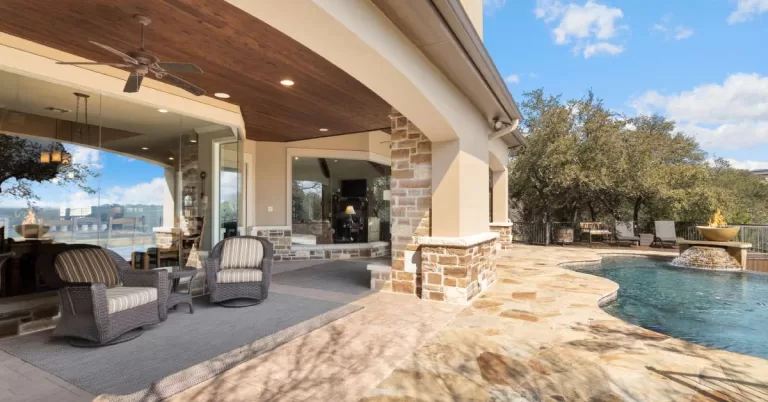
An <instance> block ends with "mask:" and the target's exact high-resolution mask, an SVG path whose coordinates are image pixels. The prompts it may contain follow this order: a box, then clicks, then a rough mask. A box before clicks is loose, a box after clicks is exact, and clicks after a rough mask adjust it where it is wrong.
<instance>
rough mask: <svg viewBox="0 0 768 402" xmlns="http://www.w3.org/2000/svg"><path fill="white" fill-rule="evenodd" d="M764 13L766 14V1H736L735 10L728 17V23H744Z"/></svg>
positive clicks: (767, 4) (767, 10) (767, 1)
mask: <svg viewBox="0 0 768 402" xmlns="http://www.w3.org/2000/svg"><path fill="white" fill-rule="evenodd" d="M765 12H768V0H737V5H736V10H735V11H734V12H732V13H731V15H729V16H728V23H729V24H738V23H740V22H745V21H748V20H750V19H751V18H752V17H753V16H755V15H757V14H762V13H765Z"/></svg>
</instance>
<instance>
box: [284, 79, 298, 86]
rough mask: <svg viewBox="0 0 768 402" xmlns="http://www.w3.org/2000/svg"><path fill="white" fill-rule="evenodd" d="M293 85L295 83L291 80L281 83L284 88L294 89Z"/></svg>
mask: <svg viewBox="0 0 768 402" xmlns="http://www.w3.org/2000/svg"><path fill="white" fill-rule="evenodd" d="M293 84H295V83H294V82H293V80H289V79H284V80H282V81H280V85H282V86H284V87H292V86H293Z"/></svg>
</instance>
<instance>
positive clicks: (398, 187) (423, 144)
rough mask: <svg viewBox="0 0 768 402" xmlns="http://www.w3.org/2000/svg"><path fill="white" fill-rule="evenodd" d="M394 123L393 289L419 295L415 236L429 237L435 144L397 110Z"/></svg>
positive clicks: (392, 117) (392, 184)
mask: <svg viewBox="0 0 768 402" xmlns="http://www.w3.org/2000/svg"><path fill="white" fill-rule="evenodd" d="M391 121H392V142H391V160H392V162H391V163H392V179H391V184H390V188H391V193H392V197H391V201H390V202H391V204H390V208H391V211H392V212H391V213H392V219H391V222H392V271H391V278H390V280H391V289H392V291H393V292H398V293H409V294H418V290H419V287H420V283H421V282H420V280H419V279H420V278H418V274H419V271H418V266H419V253H418V243H417V242H416V236H429V235H430V227H431V219H430V214H431V211H430V208H431V205H432V143H431V142H430V141H429V139H427V137H426V136H424V134H423V133H422V132H421V130H419V129H418V128H417V127H416V126H415V125H413V123H411V122H409V121H408V119H407V118H406V117H405V116H403V115H402V114H400V113H399V112H397V111H396V110H392V113H391ZM383 288H384V289H387V288H388V286H387V285H386V284H385V285H384V286H383Z"/></svg>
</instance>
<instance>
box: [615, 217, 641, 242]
mask: <svg viewBox="0 0 768 402" xmlns="http://www.w3.org/2000/svg"><path fill="white" fill-rule="evenodd" d="M616 244H617V245H622V244H629V245H630V246H631V245H633V244H640V236H635V221H624V222H622V221H618V222H616Z"/></svg>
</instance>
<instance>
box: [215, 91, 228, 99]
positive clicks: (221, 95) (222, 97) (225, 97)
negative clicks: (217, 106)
mask: <svg viewBox="0 0 768 402" xmlns="http://www.w3.org/2000/svg"><path fill="white" fill-rule="evenodd" d="M213 96H215V97H217V98H221V99H229V94H227V93H224V92H216V93H215V94H213Z"/></svg>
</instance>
